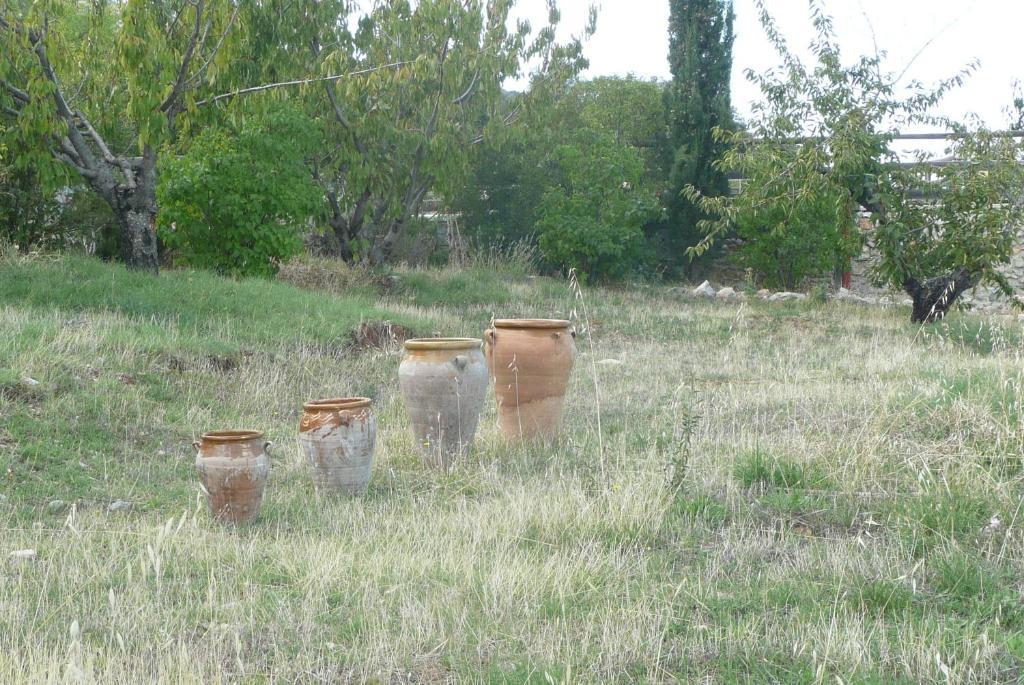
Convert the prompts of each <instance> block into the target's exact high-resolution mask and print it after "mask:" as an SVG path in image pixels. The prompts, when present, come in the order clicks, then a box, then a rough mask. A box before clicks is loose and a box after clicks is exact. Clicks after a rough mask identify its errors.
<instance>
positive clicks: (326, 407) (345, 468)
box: [299, 397, 377, 495]
mask: <svg viewBox="0 0 1024 685" xmlns="http://www.w3.org/2000/svg"><path fill="white" fill-rule="evenodd" d="M372 405H373V401H372V400H370V399H369V398H367V397H339V398H336V399H330V400H316V401H315V402H307V403H305V404H304V405H302V408H303V413H302V419H301V421H299V443H301V445H302V451H303V453H304V454H305V455H306V460H307V461H308V462H309V464H310V466H312V467H313V483H314V485H316V488H317V490H321V491H330V492H341V493H345V494H348V495H358V494H361V493H363V492H365V491H366V487H367V485H369V483H370V472H371V470H372V468H373V448H374V444H375V443H376V439H377V420H376V418H374V415H373V407H372Z"/></svg>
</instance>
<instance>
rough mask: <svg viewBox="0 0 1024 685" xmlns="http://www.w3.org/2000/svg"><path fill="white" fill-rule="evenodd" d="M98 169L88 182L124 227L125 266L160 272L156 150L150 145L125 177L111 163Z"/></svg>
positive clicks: (122, 227)
mask: <svg viewBox="0 0 1024 685" xmlns="http://www.w3.org/2000/svg"><path fill="white" fill-rule="evenodd" d="M97 166H98V168H99V171H98V172H97V173H96V174H94V175H93V176H92V177H91V178H90V179H89V184H90V185H91V186H92V187H93V189H94V190H96V191H97V192H98V193H99V194H100V195H101V196H102V197H103V198H104V199H105V200H106V201H107V204H109V205H110V208H111V209H112V210H113V212H114V216H116V217H117V223H118V226H119V227H120V229H121V247H122V250H123V255H124V263H125V265H126V266H127V267H128V268H129V269H132V270H134V271H148V272H150V273H152V274H154V275H155V274H158V273H159V272H160V258H159V254H158V252H157V241H156V212H157V204H156V151H155V150H153V149H152V148H150V147H147V148H146V149H145V150H144V152H143V156H142V159H141V160H140V161H139V163H138V164H137V165H133V166H132V171H131V172H130V173H126V174H125V176H124V177H123V178H118V177H117V175H116V174H117V172H116V171H115V166H114V165H112V164H110V163H104V164H100V165H97Z"/></svg>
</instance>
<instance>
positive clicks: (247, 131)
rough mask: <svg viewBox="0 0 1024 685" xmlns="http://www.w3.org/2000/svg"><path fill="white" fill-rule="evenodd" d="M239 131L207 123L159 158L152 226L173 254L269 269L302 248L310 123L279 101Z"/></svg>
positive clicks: (199, 263)
mask: <svg viewBox="0 0 1024 685" xmlns="http://www.w3.org/2000/svg"><path fill="white" fill-rule="evenodd" d="M246 120H247V123H245V124H244V125H243V126H242V127H241V128H240V129H239V130H238V131H235V132H229V131H225V130H223V129H209V130H207V131H205V132H203V133H201V134H200V135H199V136H197V137H196V138H195V139H194V140H193V141H192V143H191V145H190V147H189V149H188V151H187V152H186V153H185V154H184V155H183V156H180V157H177V158H174V159H171V160H169V161H166V162H164V163H163V164H162V167H161V171H160V185H159V186H158V189H157V196H158V200H159V206H160V215H159V220H158V225H159V227H160V229H161V233H160V237H161V239H162V240H163V242H164V245H165V246H166V247H167V248H168V249H170V250H172V251H173V252H174V256H175V259H176V261H178V262H180V263H182V264H187V265H190V266H195V267H199V268H204V269H212V270H214V271H218V272H221V273H226V274H231V275H237V276H242V275H259V276H271V275H273V274H274V273H276V272H277V270H278V268H279V267H280V265H281V263H283V262H284V261H286V260H288V259H289V258H290V257H292V256H294V255H296V254H298V253H299V252H300V251H301V250H302V239H301V229H302V226H303V224H304V222H305V221H307V220H308V218H309V217H310V216H312V215H313V214H314V213H315V212H316V210H317V209H318V206H319V200H320V196H319V194H318V193H317V191H316V188H315V186H314V185H313V183H312V178H311V176H310V173H309V170H308V169H307V168H306V163H305V158H306V156H307V155H308V154H309V153H310V152H311V150H312V149H313V147H314V145H315V144H316V140H317V139H318V137H317V135H316V130H315V127H314V125H313V123H312V122H311V121H310V120H309V119H307V118H306V117H304V116H303V115H302V114H301V113H300V112H298V111H296V110H292V109H287V108H282V109H278V110H275V111H273V112H271V113H270V114H269V115H267V116H266V117H265V118H264V119H262V120H261V121H256V122H253V121H252V118H251V117H247V118H246Z"/></svg>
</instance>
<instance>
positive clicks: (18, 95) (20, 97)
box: [0, 79, 31, 105]
mask: <svg viewBox="0 0 1024 685" xmlns="http://www.w3.org/2000/svg"><path fill="white" fill-rule="evenodd" d="M0 85H2V86H3V87H4V88H5V89H6V90H7V92H9V93H10V94H11V97H13V98H14V99H15V100H17V101H19V102H22V103H24V104H26V105H27V104H28V103H29V100H30V99H31V98H29V95H28V93H26V92H25V91H23V90H21V89H20V88H15V87H14V84H12V83H10V82H8V81H4V80H3V79H0Z"/></svg>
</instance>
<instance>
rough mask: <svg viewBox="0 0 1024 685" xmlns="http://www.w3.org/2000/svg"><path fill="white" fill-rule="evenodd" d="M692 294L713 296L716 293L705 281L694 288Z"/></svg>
mask: <svg viewBox="0 0 1024 685" xmlns="http://www.w3.org/2000/svg"><path fill="white" fill-rule="evenodd" d="M693 294H694V295H696V296H697V297H714V296H715V295H716V293H715V289H714V288H713V287H712V286H711V284H710V283H708V282H707V281H704V282H703V283H701V284H700V285H698V286H697V287H696V288H694V289H693Z"/></svg>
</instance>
